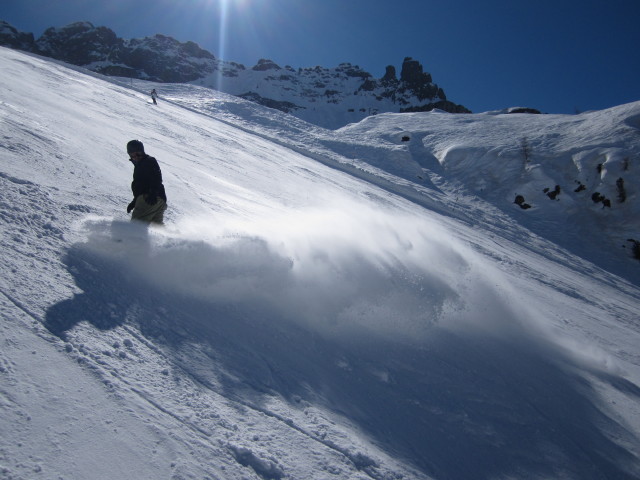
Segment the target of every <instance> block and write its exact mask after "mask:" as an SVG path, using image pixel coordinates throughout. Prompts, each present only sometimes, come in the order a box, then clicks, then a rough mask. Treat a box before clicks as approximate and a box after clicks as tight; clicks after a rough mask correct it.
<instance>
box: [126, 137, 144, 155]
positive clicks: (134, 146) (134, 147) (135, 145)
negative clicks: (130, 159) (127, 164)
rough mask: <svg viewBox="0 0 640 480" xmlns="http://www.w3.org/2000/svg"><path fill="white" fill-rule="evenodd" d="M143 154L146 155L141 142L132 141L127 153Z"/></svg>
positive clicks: (128, 145)
mask: <svg viewBox="0 0 640 480" xmlns="http://www.w3.org/2000/svg"><path fill="white" fill-rule="evenodd" d="M134 152H141V153H144V145H142V142H141V141H140V140H131V141H130V142H129V143H127V153H134Z"/></svg>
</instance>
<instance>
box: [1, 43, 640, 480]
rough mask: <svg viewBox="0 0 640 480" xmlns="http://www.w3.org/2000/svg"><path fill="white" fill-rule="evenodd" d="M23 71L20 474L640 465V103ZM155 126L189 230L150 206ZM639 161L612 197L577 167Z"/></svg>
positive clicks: (8, 448) (17, 208) (593, 471)
mask: <svg viewBox="0 0 640 480" xmlns="http://www.w3.org/2000/svg"><path fill="white" fill-rule="evenodd" d="M0 71H1V72H2V74H1V75H2V83H3V88H2V89H1V90H0V118H1V122H2V140H1V141H0V147H1V149H0V151H1V156H0V183H1V184H2V185H1V188H0V242H1V248H2V256H1V257H0V272H1V275H0V311H1V318H2V322H1V323H0V328H1V331H2V336H1V338H0V341H1V342H2V348H1V349H0V379H1V381H0V408H1V409H2V415H0V433H1V435H0V478H3V479H4V478H7V479H32V478H35V479H39V478H42V479H49V478H65V479H86V478H92V479H103V478H104V479H106V478H109V479H112V478H136V479H147V478H148V479H161V478H167V479H187V478H216V479H245V478H254V479H301V478H314V479H334V478H335V479H365V478H375V479H399V478H405V479H407V478H411V479H414V478H415V479H421V478H424V479H426V478H433V479H467V478H468V479H479V478H480V479H484V478H486V479H494V478H505V479H506V478H519V479H534V478H567V479H601V478H640V452H639V450H638V445H639V444H640V442H639V441H638V440H639V436H640V403H639V399H640V388H639V385H640V351H639V349H638V345H639V341H638V340H639V339H640V325H639V320H638V318H639V312H640V307H639V305H640V304H639V302H638V301H639V299H640V291H639V288H638V281H637V279H638V277H637V267H638V264H637V261H635V260H633V259H631V258H630V255H629V251H628V249H622V248H621V247H620V245H617V246H615V247H614V245H615V243H616V242H619V240H620V239H621V238H623V237H624V236H627V235H630V236H633V235H635V236H636V238H637V237H638V233H637V223H634V222H637V221H638V220H637V215H636V214H637V210H636V209H637V198H636V194H635V192H634V190H633V189H634V188H635V187H634V185H635V184H637V180H638V178H637V174H636V173H635V170H634V167H635V163H634V162H637V155H638V148H639V141H640V140H639V138H640V137H639V136H638V132H637V129H638V123H637V119H638V118H640V104H631V105H627V106H621V107H619V108H616V109H611V110H608V111H604V112H594V113H591V114H584V115H580V116H570V117H561V116H553V117H548V116H539V117H532V116H522V115H509V116H503V115H497V114H489V113H487V114H480V115H469V116H467V115H465V116H464V117H462V116H459V117H457V116H451V115H444V114H439V113H431V114H411V115H380V116H377V117H373V118H369V119H366V120H364V121H363V122H361V123H359V124H355V125H351V126H348V127H345V128H344V129H341V130H339V131H336V132H331V131H327V130H323V129H320V128H318V127H313V126H312V125H309V124H305V123H304V122H302V121H300V120H297V119H295V118H293V117H290V116H287V115H284V114H282V113H280V112H276V111H273V110H268V109H263V108H261V107H259V106H257V105H255V104H251V103H249V102H244V101H242V100H240V99H238V98H235V97H231V96H228V95H224V94H221V93H216V92H211V91H209V90H206V89H202V88H198V87H194V86H184V85H175V86H166V89H167V90H165V91H163V92H162V91H161V92H160V93H161V98H160V100H159V105H158V106H157V107H155V106H153V105H151V103H150V100H149V99H148V97H147V96H146V93H145V92H148V91H149V90H150V89H151V88H153V87H152V84H143V83H136V84H127V83H126V82H120V83H118V82H117V81H114V80H113V79H104V78H101V77H99V76H97V75H95V74H88V73H87V72H84V71H82V70H80V69H77V68H75V69H70V68H68V67H66V66H64V65H61V64H58V63H55V62H51V61H50V60H45V59H41V58H38V57H34V56H28V55H25V54H23V53H19V52H16V51H12V50H8V49H4V48H0ZM163 88H164V87H163ZM169 89H171V90H169ZM461 128H462V129H463V131H464V134H463V135H461V134H460V133H459V130H460V129H461ZM403 137H408V140H407V141H403ZM525 137H526V139H527V144H528V145H529V146H530V154H531V159H530V161H529V162H527V163H525V162H523V161H521V159H522V156H523V151H522V142H521V140H522V138H525ZM132 138H139V139H141V140H142V141H143V142H144V143H145V146H146V149H147V152H148V153H150V154H151V155H153V156H155V157H156V158H157V159H158V161H159V162H160V164H161V167H162V170H163V176H164V180H165V185H166V188H167V193H168V197H169V205H170V208H169V211H168V213H167V216H166V220H167V225H166V227H164V228H152V229H149V230H147V229H145V228H143V227H141V226H139V225H136V224H131V223H130V222H129V221H128V218H127V216H126V213H125V210H124V209H125V207H126V205H127V203H128V202H129V201H130V193H129V190H128V185H129V182H130V179H131V178H130V177H131V170H132V168H131V165H130V164H129V162H128V160H127V158H126V154H125V153H124V145H125V144H126V142H127V141H128V140H130V139H132ZM627 157H628V158H630V162H627V163H630V166H627V170H625V169H624V159H625V158H627ZM555 160H558V162H556V161H555ZM497 162H501V163H500V164H499V165H500V167H499V168H498V167H496V163H497ZM599 163H602V164H603V165H604V168H600V169H599V170H600V171H599V172H598V173H599V177H597V176H595V175H594V174H593V169H594V168H596V167H597V165H598V164H599ZM616 169H618V170H616ZM623 172H626V173H624V175H625V180H626V183H625V185H628V188H629V192H628V199H627V202H625V203H620V204H618V203H615V202H614V204H613V205H612V207H611V209H610V210H606V209H603V208H602V205H595V204H593V205H592V204H590V203H589V202H590V199H589V197H587V200H588V201H584V200H585V199H584V198H582V197H580V196H578V195H579V193H580V192H567V190H568V188H567V187H565V186H564V185H565V184H568V183H571V182H573V181H575V180H578V181H581V182H583V183H585V185H586V186H587V187H588V189H590V190H591V189H596V188H597V189H599V190H601V191H602V193H604V194H605V195H606V196H608V197H609V196H610V197H611V198H615V195H614V193H615V191H612V190H606V188H609V189H611V188H612V185H615V180H616V179H617V178H616V176H617V175H618V174H622V173H623ZM612 182H613V183H612ZM554 183H556V184H559V183H563V188H562V193H561V194H560V198H559V199H556V200H551V199H549V198H548V197H547V196H546V195H544V194H543V193H541V192H539V190H540V187H542V186H544V187H546V186H550V187H553V186H554V185H553V184H554ZM516 193H520V194H523V195H524V196H525V198H526V200H527V201H528V202H529V203H531V204H532V206H533V208H531V209H529V210H521V209H520V208H519V207H518V206H517V205H514V204H513V203H512V202H513V198H512V196H513V195H515V194H516ZM589 194H590V193H589ZM536 195H538V197H536ZM545 202H548V203H545ZM591 203H593V202H591ZM605 215H609V216H605ZM562 227H565V228H564V232H562V234H561V233H559V232H558V229H560V228H562ZM622 229H624V230H622ZM585 232H591V233H595V234H597V235H599V236H601V238H602V242H601V245H602V244H604V245H606V249H603V248H601V249H600V250H597V249H596V248H595V247H594V244H595V242H594V241H593V240H589V239H588V238H585V237H587V236H586V235H585ZM602 250H605V251H602Z"/></svg>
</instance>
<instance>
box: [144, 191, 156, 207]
mask: <svg viewBox="0 0 640 480" xmlns="http://www.w3.org/2000/svg"><path fill="white" fill-rule="evenodd" d="M144 201H145V202H147V203H148V204H149V205H155V204H156V202H157V201H158V197H156V194H155V193H148V194H147V195H145V197H144Z"/></svg>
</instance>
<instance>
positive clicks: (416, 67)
mask: <svg viewBox="0 0 640 480" xmlns="http://www.w3.org/2000/svg"><path fill="white" fill-rule="evenodd" d="M400 81H402V82H406V83H407V84H409V85H423V84H425V83H431V82H432V79H431V74H429V73H424V72H423V71H422V65H421V64H420V62H418V61H417V60H414V59H413V58H411V57H405V59H404V61H403V62H402V71H401V72H400Z"/></svg>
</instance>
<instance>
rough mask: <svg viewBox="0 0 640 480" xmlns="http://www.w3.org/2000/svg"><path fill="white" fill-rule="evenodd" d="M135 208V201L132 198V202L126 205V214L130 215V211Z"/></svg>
mask: <svg viewBox="0 0 640 480" xmlns="http://www.w3.org/2000/svg"><path fill="white" fill-rule="evenodd" d="M135 206H136V199H135V198H134V199H133V201H132V202H131V203H130V204H129V205H127V213H131V210H133V209H134V208H135Z"/></svg>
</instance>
